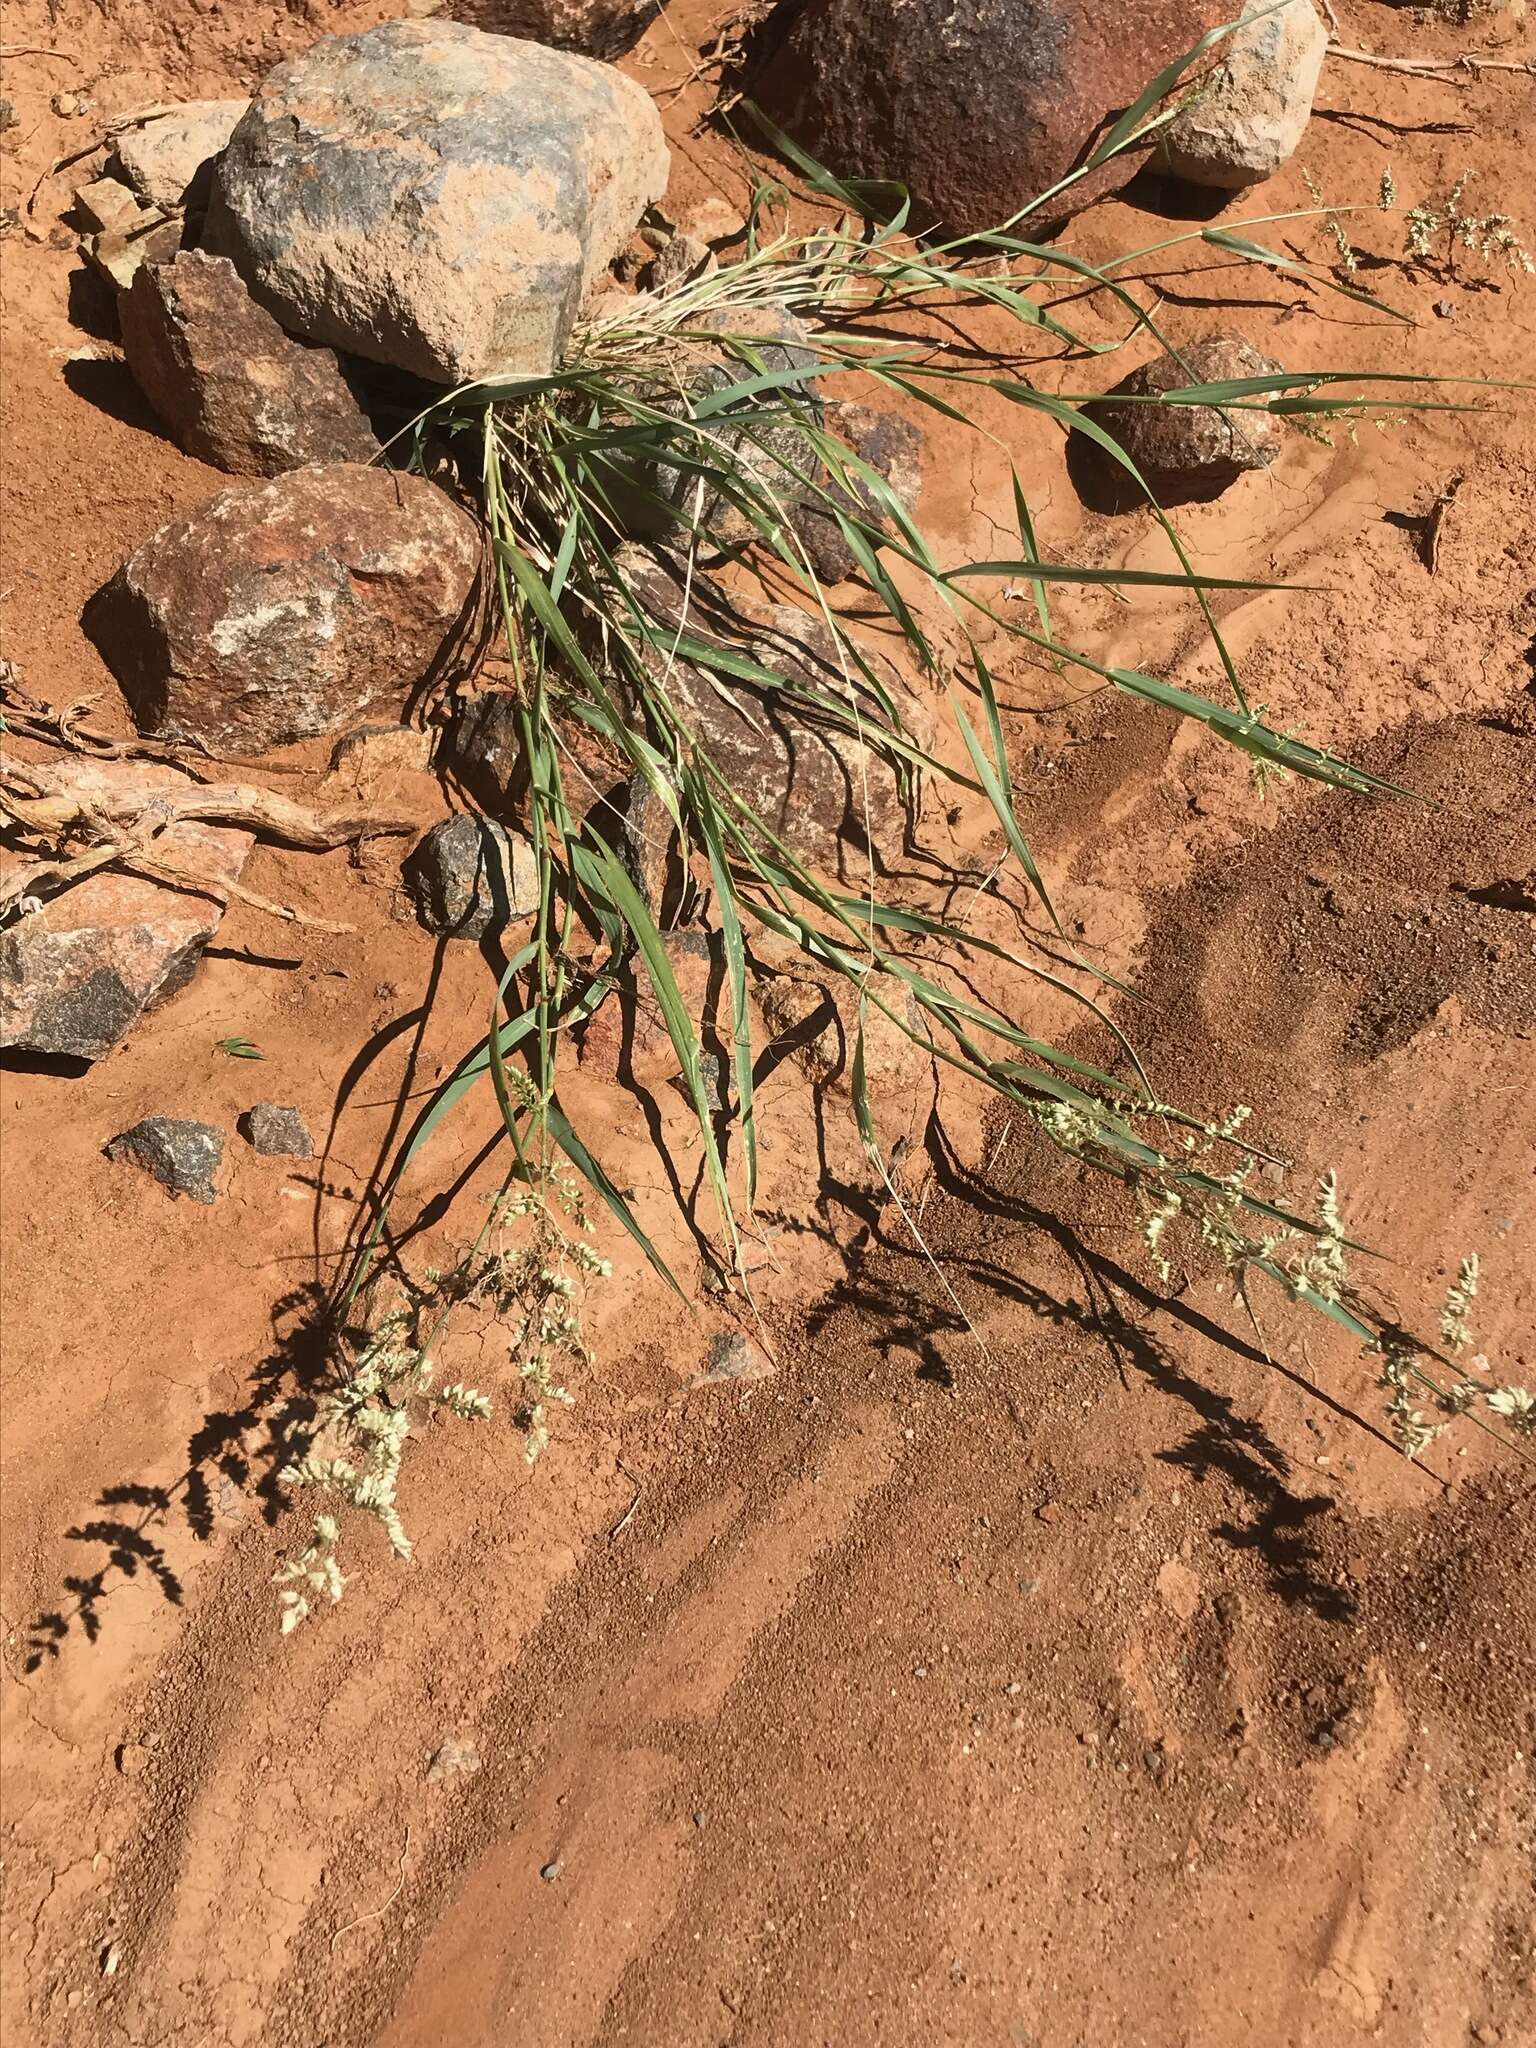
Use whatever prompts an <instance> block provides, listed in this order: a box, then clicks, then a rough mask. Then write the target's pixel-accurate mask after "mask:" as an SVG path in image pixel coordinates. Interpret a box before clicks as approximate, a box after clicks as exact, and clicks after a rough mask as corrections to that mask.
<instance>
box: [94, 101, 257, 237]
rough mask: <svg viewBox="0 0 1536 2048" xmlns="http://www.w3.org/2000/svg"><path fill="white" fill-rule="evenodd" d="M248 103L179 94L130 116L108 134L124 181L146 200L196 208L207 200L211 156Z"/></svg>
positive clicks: (172, 208) (173, 209) (170, 208)
mask: <svg viewBox="0 0 1536 2048" xmlns="http://www.w3.org/2000/svg"><path fill="white" fill-rule="evenodd" d="M249 105H250V101H249V100H185V101H183V102H182V103H181V104H180V105H178V106H169V107H146V108H145V109H144V111H143V112H142V113H139V114H134V115H132V116H130V118H129V121H128V123H127V125H125V126H123V127H120V128H119V129H118V131H117V134H116V135H115V136H114V138H113V153H114V156H115V158H116V163H117V167H118V169H119V170H120V171H121V173H122V177H123V180H124V182H125V183H126V184H129V185H131V186H132V187H133V189H134V191H135V192H137V193H138V195H139V197H140V198H141V199H143V200H145V201H146V202H147V203H148V204H149V205H151V206H163V207H164V208H165V209H166V210H167V212H181V211H190V212H193V213H200V212H201V211H202V210H203V208H204V207H205V206H206V205H207V203H208V194H209V191H210V189H211V187H212V184H213V166H214V160H215V158H216V157H217V156H218V155H219V152H220V151H221V150H222V149H223V148H224V146H225V144H226V143H227V142H228V141H229V138H230V136H231V135H233V133H234V132H235V125H236V123H237V122H238V121H239V119H240V117H241V115H242V114H244V112H245V110H246V108H247V107H248V106H249Z"/></svg>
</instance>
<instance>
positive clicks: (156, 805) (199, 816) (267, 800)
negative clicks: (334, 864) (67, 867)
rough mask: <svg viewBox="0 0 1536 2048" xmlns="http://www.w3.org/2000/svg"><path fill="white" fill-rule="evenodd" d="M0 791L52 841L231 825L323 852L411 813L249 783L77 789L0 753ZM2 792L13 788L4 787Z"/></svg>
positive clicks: (24, 823) (390, 826) (411, 824)
mask: <svg viewBox="0 0 1536 2048" xmlns="http://www.w3.org/2000/svg"><path fill="white" fill-rule="evenodd" d="M0 786H3V787H4V789H5V790H6V791H7V792H8V793H7V794H6V795H4V796H0V809H3V810H4V812H5V814H6V816H7V817H9V819H10V820H11V822H12V823H13V824H14V825H17V826H19V827H20V828H21V829H22V830H23V831H26V832H30V833H32V834H34V835H35V836H36V837H38V838H43V839H48V840H53V841H57V840H58V839H59V838H61V837H68V836H69V835H70V834H72V833H79V832H81V831H84V832H86V833H88V834H93V835H101V834H114V833H120V832H122V831H126V832H127V833H134V832H138V831H141V830H143V829H144V828H146V827H153V829H155V830H156V831H159V830H163V829H164V827H166V826H167V825H187V824H200V825H233V826H235V827H236V828H237V829H238V830H241V831H245V832H254V833H255V834H256V836H257V838H259V839H270V840H275V841H276V842H277V843H278V844H279V845H281V846H295V847H298V848H300V849H301V850H302V851H304V852H306V853H330V852H332V851H333V850H334V849H335V848H336V847H338V846H347V845H350V844H351V843H352V842H353V841H355V840H359V839H383V838H390V837H395V836H398V835H400V834H402V833H406V832H414V831H415V830H416V827H417V823H418V820H417V819H416V818H414V817H411V816H409V815H407V814H406V813H405V812H403V811H371V810H351V809H344V810H337V811H315V810H311V809H310V808H309V806H308V805H306V804H300V803H295V802H294V801H293V800H292V798H290V797H285V796H275V795H274V794H273V793H272V791H271V790H269V789H260V788H257V787H256V786H255V785H254V784H249V783H234V782H231V783H208V784H194V785H193V786H192V787H190V788H188V789H184V790H183V789H168V790H155V791H153V792H149V793H146V792H145V791H143V790H134V791H121V792H112V791H99V792H97V791H93V792H92V793H91V795H90V796H89V797H85V796H81V795H77V794H76V793H74V792H73V791H70V790H67V789H62V788H60V787H59V786H58V785H57V784H56V783H52V782H50V780H49V778H48V776H47V774H46V773H45V772H43V771H40V770H38V769H35V768H24V767H23V766H22V765H21V763H20V762H17V761H0ZM9 792H16V793H15V794H11V793H9Z"/></svg>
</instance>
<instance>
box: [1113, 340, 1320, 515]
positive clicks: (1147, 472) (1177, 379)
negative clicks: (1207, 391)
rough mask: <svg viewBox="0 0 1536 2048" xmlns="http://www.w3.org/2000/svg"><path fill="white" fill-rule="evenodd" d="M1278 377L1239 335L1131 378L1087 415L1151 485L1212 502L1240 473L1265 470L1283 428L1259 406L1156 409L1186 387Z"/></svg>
mask: <svg viewBox="0 0 1536 2048" xmlns="http://www.w3.org/2000/svg"><path fill="white" fill-rule="evenodd" d="M1283 374H1284V373H1283V371H1282V368H1281V365H1280V364H1279V363H1277V362H1274V361H1273V360H1272V359H1271V358H1270V357H1269V356H1266V355H1262V354H1261V353H1260V352H1259V350H1258V349H1256V348H1254V347H1253V345H1252V344H1251V343H1250V342H1247V341H1244V340H1243V339H1242V337H1241V336H1240V335H1236V334H1214V335H1210V336H1208V337H1206V338H1205V339H1204V340H1201V341H1191V342H1187V343H1185V344H1184V345H1183V346H1182V347H1180V348H1178V349H1176V350H1172V351H1170V352H1169V353H1168V354H1166V355H1161V356H1157V357H1155V358H1154V359H1153V360H1152V361H1151V362H1150V363H1146V364H1144V365H1143V367H1142V368H1141V369H1139V370H1133V371H1132V372H1131V374H1130V376H1129V377H1127V378H1125V379H1124V380H1123V381H1122V382H1121V383H1119V384H1117V385H1116V386H1115V388H1114V390H1113V391H1111V392H1109V393H1108V394H1107V395H1106V396H1105V397H1104V398H1102V399H1099V400H1098V401H1096V402H1095V404H1094V405H1093V406H1092V407H1090V408H1089V415H1090V417H1091V418H1092V419H1093V420H1094V422H1095V424H1096V425H1098V426H1100V427H1102V428H1103V429H1104V430H1105V432H1106V433H1108V434H1110V435H1111V436H1112V437H1113V438H1114V439H1115V440H1116V441H1117V442H1118V443H1119V445H1120V446H1121V447H1122V448H1123V449H1124V450H1125V452H1126V454H1127V455H1128V456H1129V457H1130V458H1131V460H1132V462H1134V463H1135V465H1136V467H1137V468H1138V469H1139V470H1140V471H1141V473H1142V475H1143V476H1146V477H1149V478H1151V479H1152V481H1153V482H1154V483H1155V484H1158V485H1160V486H1164V487H1166V486H1174V487H1176V488H1177V489H1178V490H1179V491H1180V492H1181V494H1183V495H1188V496H1206V497H1213V496H1215V495H1216V494H1217V493H1219V492H1220V491H1223V490H1225V489H1226V487H1227V485H1228V484H1231V483H1234V482H1236V480H1237V478H1238V477H1239V476H1241V475H1242V474H1243V472H1244V471H1245V470H1249V469H1267V468H1268V467H1269V465H1270V464H1271V463H1272V462H1273V461H1274V459H1275V457H1276V456H1277V455H1278V454H1279V452H1280V446H1281V443H1282V441H1283V439H1284V435H1285V428H1284V425H1283V423H1282V421H1281V420H1280V419H1278V418H1277V417H1276V416H1275V414H1273V413H1270V412H1266V411H1264V410H1262V404H1261V400H1259V399H1255V400H1253V401H1251V402H1249V403H1245V404H1244V405H1242V406H1241V407H1232V408H1226V407H1222V406H1219V405H1185V404H1178V405H1161V404H1158V403H1155V401H1156V400H1157V399H1159V398H1160V397H1161V396H1162V394H1163V393H1164V392H1168V391H1177V390H1182V389H1188V388H1189V387H1190V386H1192V385H1200V384H1219V383H1224V382H1226V381H1227V380H1228V379H1230V378H1243V377H1278V376H1281V375H1283ZM1117 401H1118V402H1117ZM1103 460H1104V461H1105V462H1106V463H1107V462H1108V461H1109V458H1108V457H1107V456H1104V457H1103ZM1163 495H1164V496H1165V497H1166V495H1167V492H1166V489H1165V490H1164V492H1163Z"/></svg>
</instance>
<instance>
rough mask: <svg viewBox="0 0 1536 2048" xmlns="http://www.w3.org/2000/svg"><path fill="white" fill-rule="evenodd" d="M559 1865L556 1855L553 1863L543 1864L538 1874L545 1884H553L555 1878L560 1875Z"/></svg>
mask: <svg viewBox="0 0 1536 2048" xmlns="http://www.w3.org/2000/svg"><path fill="white" fill-rule="evenodd" d="M561 1867H562V1866H561V1863H560V1859H559V1857H558V1856H557V1857H556V1858H555V1860H554V1862H553V1863H546V1864H545V1866H544V1868H543V1869H542V1870H541V1871H540V1872H539V1875H540V1877H542V1878H543V1880H544V1882H545V1883H546V1884H553V1883H554V1881H555V1879H556V1878H557V1877H558V1876H559V1875H560V1871H561Z"/></svg>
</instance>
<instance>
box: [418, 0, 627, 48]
mask: <svg viewBox="0 0 1536 2048" xmlns="http://www.w3.org/2000/svg"><path fill="white" fill-rule="evenodd" d="M662 4H663V0H449V5H448V6H446V7H445V8H443V10H442V12H443V13H444V14H445V15H448V16H449V17H451V19H453V20H454V21H467V22H468V23H469V25H470V26H471V28H483V29H489V30H490V31H491V33H492V34H493V35H498V36H526V37H527V38H528V40H529V41H530V42H533V43H552V44H553V45H554V47H555V48H556V49H557V50H577V51H579V52H580V53H581V55H582V56H583V57H609V58H612V57H621V56H622V55H623V54H624V52H625V51H626V50H628V49H630V48H632V47H633V45H634V44H636V43H638V42H639V40H640V38H641V36H643V35H644V34H645V31H646V30H647V29H648V28H649V27H650V25H651V23H652V22H653V21H654V20H655V19H656V17H657V15H658V14H660V12H661V9H662Z"/></svg>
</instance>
